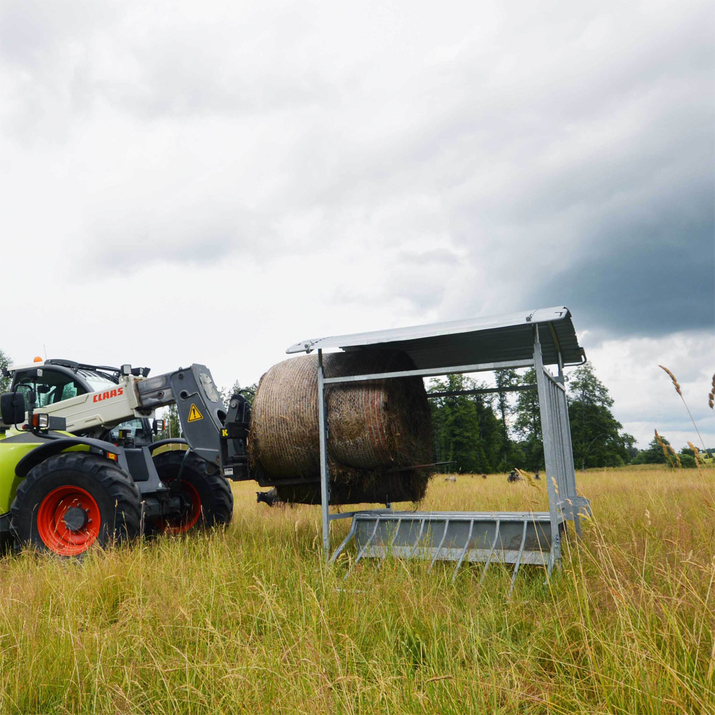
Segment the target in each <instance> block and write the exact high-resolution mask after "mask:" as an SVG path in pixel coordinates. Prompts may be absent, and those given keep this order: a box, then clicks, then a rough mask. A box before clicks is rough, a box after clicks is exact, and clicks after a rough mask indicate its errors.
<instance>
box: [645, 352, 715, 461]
mask: <svg viewBox="0 0 715 715" xmlns="http://www.w3.org/2000/svg"><path fill="white" fill-rule="evenodd" d="M658 367H659V368H660V369H661V370H664V371H665V372H667V373H668V375H669V376H670V379H671V380H672V381H673V387H675V391H676V392H677V393H678V394H679V395H680V399H681V400H682V401H683V405H684V406H685V409H686V411H687V413H688V417H690V421H691V422H692V423H693V427H695V431H696V432H697V433H698V437H700V444H702V445H703V449H705V442H703V436H702V435H701V434H700V430H699V429H698V426H697V425H696V424H695V420H694V419H693V415H692V414H691V412H690V408H689V407H688V403H687V402H686V401H685V398H684V397H683V393H682V391H681V389H680V383H679V382H678V380H677V379H676V377H675V375H673V373H672V372H671V371H670V370H668V368H667V367H665V366H664V365H658ZM714 391H715V375H713V391H711V393H710V397H711V399H710V407H712V406H713V401H714V400H715V392H714Z"/></svg>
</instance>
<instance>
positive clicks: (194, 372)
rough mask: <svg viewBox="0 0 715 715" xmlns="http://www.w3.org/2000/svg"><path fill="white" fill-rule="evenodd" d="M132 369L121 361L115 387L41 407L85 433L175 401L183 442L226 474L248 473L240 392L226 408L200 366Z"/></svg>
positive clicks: (245, 418)
mask: <svg viewBox="0 0 715 715" xmlns="http://www.w3.org/2000/svg"><path fill="white" fill-rule="evenodd" d="M36 369H37V370H38V371H39V370H42V369H43V368H41V367H38V368H36ZM133 372H137V371H136V370H135V371H132V368H131V366H130V365H124V366H123V367H122V369H121V374H120V375H119V377H118V383H117V384H116V386H112V387H111V388H108V389H105V390H101V391H98V392H89V393H87V394H83V395H78V396H77V397H73V398H70V399H68V400H62V401H61V402H56V403H54V404H48V405H46V406H43V407H42V412H43V413H48V414H50V415H52V416H56V417H64V418H65V419H66V420H67V431H68V432H72V433H87V432H91V431H92V430H96V429H97V428H103V429H109V428H111V427H114V426H115V425H118V424H120V423H121V422H125V421H127V420H131V419H134V418H141V417H149V416H151V415H152V413H153V412H154V410H155V409H156V408H158V407H165V406H167V405H172V404H176V407H177V410H178V413H179V420H180V422H181V428H182V431H183V433H184V438H185V440H186V442H187V443H188V445H189V447H190V448H191V449H192V450H193V451H194V452H196V454H198V455H199V456H200V457H202V458H203V459H205V460H206V461H208V462H212V463H214V464H217V465H219V466H220V467H221V468H222V469H223V470H224V474H225V475H226V476H227V477H231V478H233V479H246V478H247V477H248V474H247V460H246V438H247V436H248V423H249V421H250V409H249V407H248V403H247V401H246V399H245V398H244V397H243V396H242V395H233V396H232V397H231V399H230V401H229V407H228V411H227V410H226V407H225V405H224V403H223V401H222V400H221V397H220V395H219V393H218V390H217V389H216V385H215V383H214V381H213V378H212V377H211V371H210V370H209V369H208V368H207V367H206V366H205V365H199V364H193V365H191V367H188V368H179V369H178V370H176V371H174V372H169V373H165V374H163V375H156V376H154V377H143V376H141V375H136V374H133ZM39 374H40V375H41V374H42V373H39Z"/></svg>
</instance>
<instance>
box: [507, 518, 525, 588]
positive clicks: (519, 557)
mask: <svg viewBox="0 0 715 715" xmlns="http://www.w3.org/2000/svg"><path fill="white" fill-rule="evenodd" d="M528 523H529V522H528V520H527V519H524V530H523V532H522V534H521V546H520V547H519V555H518V556H517V557H516V563H515V564H514V575H513V576H512V577H511V586H509V594H508V595H507V598H511V592H512V591H513V590H514V584H515V583H516V575H517V574H518V573H519V566H520V565H521V556H522V554H523V553H524V545H525V544H526V527H527V525H528Z"/></svg>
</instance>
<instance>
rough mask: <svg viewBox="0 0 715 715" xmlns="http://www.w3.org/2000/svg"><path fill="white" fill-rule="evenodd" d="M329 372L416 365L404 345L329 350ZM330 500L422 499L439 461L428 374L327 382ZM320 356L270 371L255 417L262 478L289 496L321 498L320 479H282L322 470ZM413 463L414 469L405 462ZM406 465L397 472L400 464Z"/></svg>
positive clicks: (256, 466) (253, 434) (254, 461)
mask: <svg viewBox="0 0 715 715" xmlns="http://www.w3.org/2000/svg"><path fill="white" fill-rule="evenodd" d="M323 365H324V367H325V374H326V377H342V376H346V375H359V374H365V373H376V372H391V371H397V370H409V369H412V368H413V367H414V365H413V364H412V361H411V360H410V359H409V358H408V357H407V355H405V354H404V353H401V352H396V351H376V350H371V351H367V350H366V351H356V352H350V353H329V354H326V355H323ZM326 406H327V415H328V457H329V469H330V480H331V489H330V503H331V504H357V503H360V502H388V501H419V500H420V499H421V498H422V497H423V496H424V493H425V489H426V488H427V482H428V481H429V476H430V472H429V470H428V469H424V468H423V469H409V467H413V466H416V465H424V464H426V463H429V462H431V460H432V432H431V421H430V410H429V405H428V403H427V396H426V393H425V389H424V384H423V382H422V379H421V378H419V377H404V378H395V379H390V380H376V381H373V382H362V383H354V384H350V383H349V384H345V385H339V386H338V385H328V386H326ZM319 439H320V438H319V430H318V358H317V356H314V355H309V356H305V357H299V358H292V359H290V360H285V361H284V362H281V363H278V364H277V365H274V366H273V367H272V368H271V369H270V370H269V371H268V372H267V373H266V374H265V375H264V376H263V377H262V378H261V382H260V384H259V386H258V390H257V392H256V396H255V400H254V403H253V410H252V416H251V430H250V435H249V442H248V453H249V459H250V463H251V471H252V473H253V474H254V476H256V478H261V479H262V480H263V481H265V482H267V483H268V482H270V483H273V484H275V485H276V487H277V489H278V492H279V494H280V497H281V499H282V500H283V501H289V502H300V503H309V504H312V503H319V502H320V486H319V484H317V483H314V484H307V485H305V484H301V485H288V484H284V485H281V480H287V479H296V478H305V479H316V478H318V477H319V475H320V441H319ZM405 467H407V468H408V469H404V468H405ZM399 468H402V469H400V471H393V470H395V469H399Z"/></svg>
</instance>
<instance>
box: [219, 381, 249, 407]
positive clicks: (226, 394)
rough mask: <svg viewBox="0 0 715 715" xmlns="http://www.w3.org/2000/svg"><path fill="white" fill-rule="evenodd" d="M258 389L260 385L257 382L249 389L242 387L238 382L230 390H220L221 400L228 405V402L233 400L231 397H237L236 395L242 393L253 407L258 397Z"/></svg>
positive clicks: (223, 388)
mask: <svg viewBox="0 0 715 715" xmlns="http://www.w3.org/2000/svg"><path fill="white" fill-rule="evenodd" d="M257 389H258V384H257V383H255V382H254V383H253V384H252V385H249V386H248V387H241V383H240V382H239V381H238V380H236V381H235V382H234V383H233V385H232V386H231V389H230V390H227V389H226V388H225V387H222V388H221V389H220V390H219V394H220V395H221V399H222V400H223V401H224V403H225V404H226V405H228V401H229V400H230V399H231V396H232V395H235V394H236V393H240V394H241V395H243V396H244V397H245V398H246V400H247V401H248V404H249V406H250V407H253V398H254V397H255V396H256V390H257Z"/></svg>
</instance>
